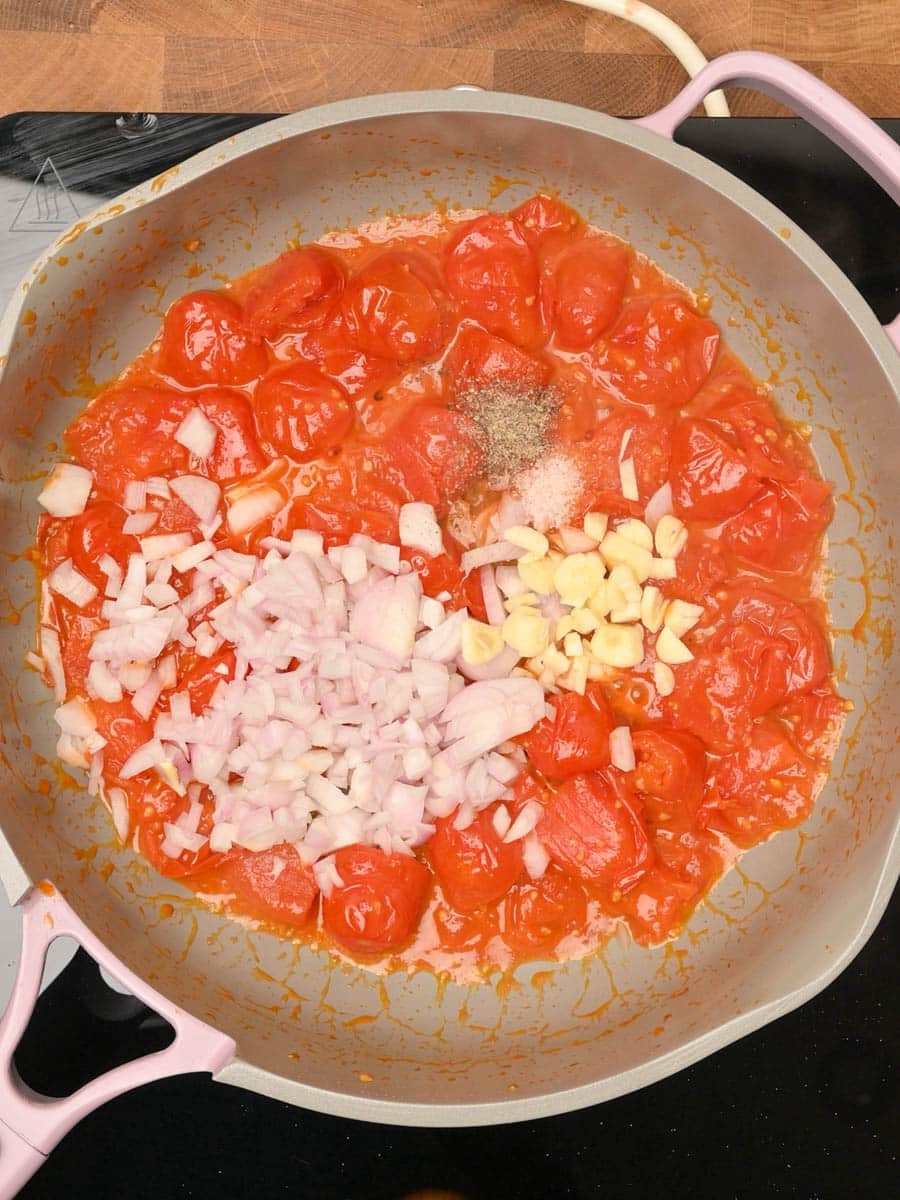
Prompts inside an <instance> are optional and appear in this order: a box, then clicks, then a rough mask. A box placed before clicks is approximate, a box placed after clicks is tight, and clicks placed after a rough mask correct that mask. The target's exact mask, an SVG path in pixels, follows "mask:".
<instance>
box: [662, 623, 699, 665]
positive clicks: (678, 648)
mask: <svg viewBox="0 0 900 1200" xmlns="http://www.w3.org/2000/svg"><path fill="white" fill-rule="evenodd" d="M656 657H657V658H658V659H659V660H660V662H664V663H671V664H677V663H686V662H690V661H691V659H692V658H693V657H694V656H693V654H691V652H690V650H688V648H687V646H686V645H685V644H684V642H683V641H682V640H681V639H680V638H679V637H678V636H677V635H676V634H674V633H673V632H672V630H671V629H668V628H667V627H666V626H665V625H663V627H662V629H661V630H660V633H659V637H658V638H657V639H656Z"/></svg>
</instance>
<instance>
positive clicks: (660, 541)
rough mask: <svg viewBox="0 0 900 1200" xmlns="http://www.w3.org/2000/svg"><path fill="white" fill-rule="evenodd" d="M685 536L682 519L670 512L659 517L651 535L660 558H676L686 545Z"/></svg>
mask: <svg viewBox="0 0 900 1200" xmlns="http://www.w3.org/2000/svg"><path fill="white" fill-rule="evenodd" d="M687 536H688V535H687V529H686V528H685V524H684V521H680V520H679V519H678V517H675V516H672V514H671V513H668V514H667V515H666V516H664V517H660V519H659V524H658V525H657V526H656V533H655V534H654V537H653V540H654V543H655V545H656V553H657V554H658V555H659V556H660V558H677V557H678V555H679V554H680V553H681V551H682V550H683V549H684V548H685V546H686V545H687Z"/></svg>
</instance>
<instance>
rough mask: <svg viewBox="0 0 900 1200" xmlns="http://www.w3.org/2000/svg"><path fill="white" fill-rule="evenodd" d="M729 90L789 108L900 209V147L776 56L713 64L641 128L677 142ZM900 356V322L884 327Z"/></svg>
mask: <svg viewBox="0 0 900 1200" xmlns="http://www.w3.org/2000/svg"><path fill="white" fill-rule="evenodd" d="M727 84H734V85H735V86H736V87H749V88H754V89H755V90H756V91H759V92H765V93H766V95H768V96H772V97H773V98H774V99H776V100H780V101H781V103H782V104H786V105H788V106H789V107H790V108H792V109H793V110H794V112H796V113H798V114H799V115H800V116H801V117H804V118H805V119H806V120H807V121H809V123H810V125H813V126H815V128H816V129H818V130H819V132H820V133H824V134H825V136H826V137H828V138H830V139H831V141H833V142H834V143H835V145H837V146H840V148H841V149H842V150H843V151H845V152H846V153H847V154H849V155H850V157H851V158H852V159H853V160H854V162H857V163H859V165H860V166H861V167H862V168H863V170H864V171H866V172H867V173H868V174H869V175H871V177H872V178H873V179H874V180H875V182H876V183H878V184H880V185H881V187H883V188H884V190H885V191H886V192H887V194H888V195H889V196H890V197H891V199H892V200H893V201H894V202H895V203H897V204H900V146H898V145H897V143H896V142H895V141H894V139H893V138H891V137H889V136H888V135H887V134H886V133H885V132H884V130H883V129H879V128H878V126H877V125H876V124H875V123H874V121H870V120H869V118H868V117H867V116H865V115H864V114H863V113H861V112H860V111H859V109H858V108H856V107H855V105H853V104H851V103H850V101H849V100H845V99H844V97H843V96H841V95H839V94H838V93H837V92H835V91H834V90H833V89H832V88H830V87H828V86H827V84H824V83H822V81H821V80H819V79H816V77H815V76H814V75H810V73H809V72H808V71H804V70H803V68H802V67H798V66H797V65H796V63H792V62H788V61H787V59H784V58H778V57H777V56H776V55H774V54H761V53H757V52H756V51H753V50H740V51H737V52H736V53H734V54H723V55H722V57H721V58H715V59H713V61H712V62H711V63H708V64H707V65H706V66H705V67H704V68H703V70H702V71H700V72H699V73H698V74H697V75H695V76H694V78H693V79H692V80H691V81H690V83H689V84H688V85H687V87H685V88H683V89H682V91H680V92H679V93H678V95H677V96H676V97H675V99H674V100H673V101H672V102H671V103H670V104H667V105H666V106H665V108H661V109H660V110H659V112H655V113H651V115H650V116H649V117H641V118H640V120H638V121H635V124H636V125H640V126H642V127H643V128H644V129H649V130H651V131H652V132H653V133H659V134H662V136H663V137H668V138H670V137H672V135H673V134H674V132H675V130H676V129H677V128H678V126H679V125H680V124H681V122H682V121H683V120H684V119H685V118H686V117H688V116H690V114H691V113H692V112H693V110H694V109H695V108H696V106H697V105H698V104H700V102H701V101H702V100H703V98H704V96H706V95H707V94H708V93H709V92H712V91H715V89H716V88H720V87H723V86H725V85H727ZM885 332H886V333H887V335H888V337H889V338H890V339H891V341H892V342H893V344H894V346H896V348H897V349H898V350H900V317H898V318H895V319H894V320H893V321H892V322H891V323H890V325H887V326H886V327H885Z"/></svg>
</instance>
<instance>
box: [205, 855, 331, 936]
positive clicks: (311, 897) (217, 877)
mask: <svg viewBox="0 0 900 1200" xmlns="http://www.w3.org/2000/svg"><path fill="white" fill-rule="evenodd" d="M214 858H215V859H216V861H215V862H214V863H213V865H211V866H210V865H209V864H207V865H206V866H205V867H204V868H201V869H202V871H203V876H202V878H201V879H198V880H196V881H195V883H194V886H195V887H197V888H198V889H199V890H200V891H204V892H209V893H212V894H219V895H221V894H223V893H227V892H234V893H236V895H237V897H238V899H239V900H240V901H241V902H242V903H241V911H243V912H246V913H247V914H248V915H249V916H252V917H255V918H256V919H257V920H261V921H269V922H272V923H274V924H277V925H286V926H289V927H290V928H294V929H303V928H305V927H306V926H308V925H309V923H310V920H311V918H312V917H313V915H314V913H315V910H316V908H317V905H318V899H319V886H318V884H317V883H316V879H315V876H314V875H313V872H312V868H311V867H309V866H307V865H306V864H305V863H304V862H303V861H302V860H301V858H300V857H299V855H298V854H297V851H296V850H295V849H294V847H293V846H291V845H288V844H287V843H282V844H281V845H279V846H273V847H272V849H271V850H260V851H250V850H244V849H242V848H241V847H237V846H236V847H235V848H234V849H232V850H230V851H228V853H227V854H222V855H217V856H214Z"/></svg>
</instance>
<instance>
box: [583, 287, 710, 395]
mask: <svg viewBox="0 0 900 1200" xmlns="http://www.w3.org/2000/svg"><path fill="white" fill-rule="evenodd" d="M718 349H719V330H718V328H717V326H716V325H715V324H714V323H713V322H712V321H708V320H706V318H705V317H701V316H698V314H697V313H695V312H694V310H693V309H692V308H691V307H690V306H689V305H688V303H687V301H686V300H685V299H683V298H682V297H681V296H659V297H654V298H651V299H637V300H632V301H631V302H630V303H629V304H626V306H625V308H624V309H623V310H622V314H621V316H620V317H619V319H618V321H616V323H615V325H614V326H613V328H612V330H611V331H610V333H609V335H608V336H607V338H606V340H605V341H603V342H601V343H600V344H599V345H598V346H597V347H596V349H595V350H594V351H593V356H592V365H593V370H594V373H595V376H596V378H597V381H598V382H599V383H601V384H602V386H603V387H605V388H606V389H607V390H608V391H609V392H611V393H612V395H613V396H615V397H616V398H617V399H620V400H631V401H633V402H634V403H635V404H654V405H657V406H659V407H661V408H678V407H680V406H681V405H683V404H687V402H688V401H689V400H690V399H691V397H692V396H693V395H694V393H695V392H696V391H697V389H698V388H699V387H700V385H701V383H703V381H704V379H706V377H707V375H708V374H709V372H710V369H711V368H712V365H713V362H714V361H715V357H716V353H717V352H718Z"/></svg>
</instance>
